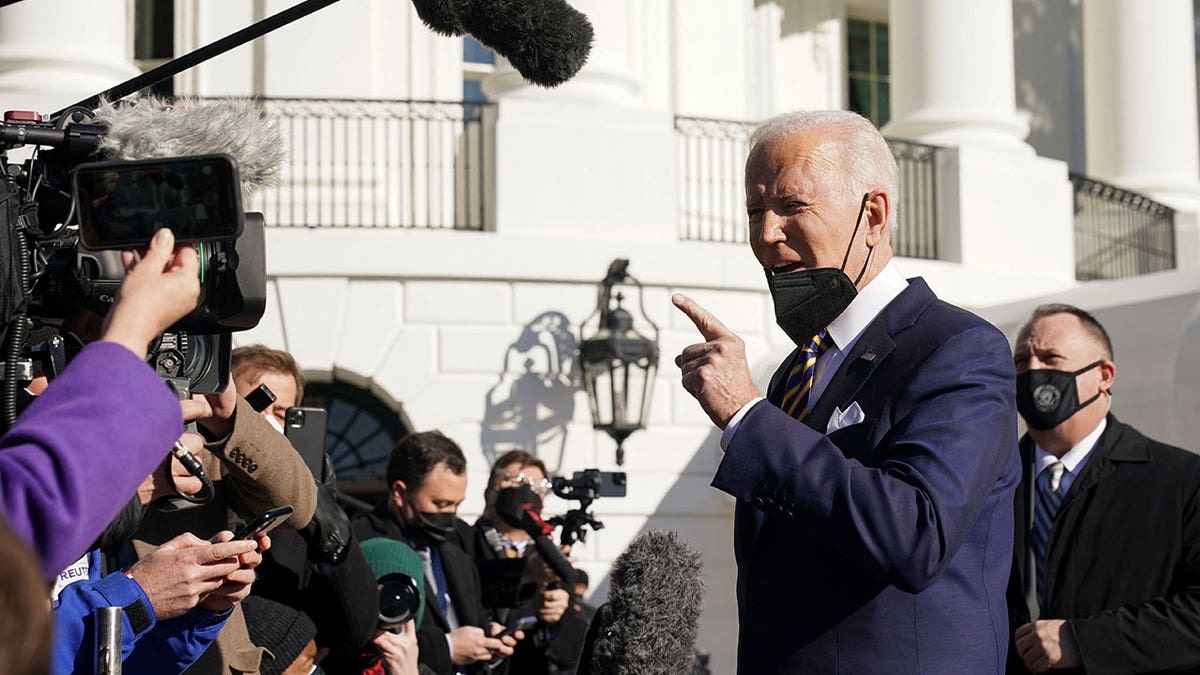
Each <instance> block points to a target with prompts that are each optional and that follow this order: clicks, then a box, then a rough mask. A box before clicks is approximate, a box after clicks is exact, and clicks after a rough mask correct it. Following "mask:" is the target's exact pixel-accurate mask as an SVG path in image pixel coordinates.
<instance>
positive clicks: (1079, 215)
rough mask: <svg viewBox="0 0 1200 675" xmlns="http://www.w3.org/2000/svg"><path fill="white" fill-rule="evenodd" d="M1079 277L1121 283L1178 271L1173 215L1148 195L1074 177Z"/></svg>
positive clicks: (1089, 179)
mask: <svg viewBox="0 0 1200 675" xmlns="http://www.w3.org/2000/svg"><path fill="white" fill-rule="evenodd" d="M1071 185H1072V186H1073V187H1074V189H1075V278H1076V279H1078V280H1079V281H1089V280H1094V279H1120V278H1124V277H1132V276H1138V275H1141V274H1149V273H1151V272H1161V271H1163V270H1169V269H1174V268H1175V210H1174V209H1172V208H1171V207H1169V206H1166V205H1165V204H1161V203H1159V202H1156V201H1154V200H1153V199H1151V198H1149V197H1147V196H1146V195H1143V194H1139V193H1137V192H1131V191H1129V190H1125V189H1122V188H1119V187H1117V186H1115V185H1111V184H1109V183H1104V182H1101V181H1098V180H1094V179H1091V178H1088V177H1087V176H1081V175H1078V174H1071Z"/></svg>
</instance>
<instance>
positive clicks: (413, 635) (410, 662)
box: [371, 621, 420, 675]
mask: <svg viewBox="0 0 1200 675" xmlns="http://www.w3.org/2000/svg"><path fill="white" fill-rule="evenodd" d="M371 644H373V645H375V649H376V650H377V651H378V652H379V656H381V657H382V658H383V667H384V669H385V670H386V671H387V673H388V675H418V673H420V668H419V667H418V666H417V654H418V650H417V629H416V627H415V626H414V625H413V622H412V621H405V622H404V625H403V626H401V628H400V632H399V633H392V632H390V631H386V630H385V631H378V632H377V633H376V634H375V637H374V638H372V639H371Z"/></svg>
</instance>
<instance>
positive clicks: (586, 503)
mask: <svg viewBox="0 0 1200 675" xmlns="http://www.w3.org/2000/svg"><path fill="white" fill-rule="evenodd" d="M551 485H552V486H553V488H552V489H553V490H554V494H556V495H558V496H559V497H561V498H563V499H570V500H573V501H577V502H579V507H578V508H574V509H571V510H570V511H567V512H566V513H564V514H563V515H561V516H554V517H553V518H550V519H548V520H547V521H546V522H547V523H549V524H550V525H553V526H555V527H559V526H561V527H562V534H561V535H560V539H559V540H560V541H561V542H562V543H563V544H564V545H567V546H570V545H571V544H573V543H575V542H576V541H587V528H591V529H592V530H601V529H604V523H602V522H600V521H599V520H596V518H595V517H594V516H592V514H591V513H589V512H588V507H590V506H591V505H592V502H593V501H595V500H596V498H597V497H624V496H625V493H626V487H627V483H626V477H625V472H624V471H600V470H599V469H586V470H584V471H576V472H575V473H574V474H573V475H572V476H571V477H570V478H564V477H563V476H555V477H554V478H552V479H551Z"/></svg>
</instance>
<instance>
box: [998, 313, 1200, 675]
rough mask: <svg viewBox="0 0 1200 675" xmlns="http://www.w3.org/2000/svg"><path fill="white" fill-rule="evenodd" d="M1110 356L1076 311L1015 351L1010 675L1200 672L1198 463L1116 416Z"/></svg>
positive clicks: (1033, 323) (1038, 324) (1045, 318)
mask: <svg viewBox="0 0 1200 675" xmlns="http://www.w3.org/2000/svg"><path fill="white" fill-rule="evenodd" d="M1112 354H1113V352H1112V344H1111V342H1110V341H1109V338H1108V335H1107V333H1106V332H1105V330H1104V328H1103V326H1101V325H1100V323H1099V322H1097V321H1096V319H1095V318H1094V317H1092V316H1091V315H1090V314H1088V313H1087V312H1085V311H1083V310H1081V309H1078V308H1076V307H1072V306H1070V305H1042V306H1041V307H1038V308H1037V309H1036V310H1034V312H1033V315H1032V316H1031V317H1030V319H1029V321H1028V322H1027V323H1026V324H1025V326H1024V327H1022V328H1021V331H1020V333H1019V334H1018V337H1017V345H1016V349H1015V353H1014V357H1013V358H1014V360H1015V363H1016V368H1017V373H1018V375H1017V409H1018V410H1019V411H1020V413H1021V416H1022V417H1023V418H1025V422H1026V425H1027V426H1028V430H1029V433H1028V434H1027V435H1026V436H1025V437H1024V438H1023V439H1021V445H1020V447H1021V459H1022V467H1023V470H1022V479H1021V485H1020V488H1019V489H1018V490H1017V496H1016V503H1015V506H1016V507H1015V509H1014V512H1015V515H1016V528H1015V530H1016V538H1015V539H1016V542H1015V553H1014V556H1013V573H1012V576H1011V577H1010V579H1009V589H1008V604H1009V618H1010V625H1011V628H1012V631H1013V639H1012V641H1011V643H1010V654H1009V660H1008V670H1009V672H1013V673H1021V672H1028V671H1029V670H1032V671H1034V672H1044V671H1046V670H1049V669H1051V668H1053V669H1071V668H1075V669H1082V670H1083V671H1086V672H1087V673H1091V674H1095V673H1146V672H1197V670H1198V669H1200V457H1197V456H1195V455H1193V454H1191V453H1189V452H1186V451H1184V450H1180V449H1179V448H1173V447H1171V446H1168V445H1164V444H1162V443H1158V442H1156V441H1153V440H1151V439H1148V438H1146V437H1145V436H1143V435H1142V434H1140V433H1138V431H1137V430H1135V429H1134V428H1132V427H1130V426H1128V425H1126V424H1122V423H1121V422H1118V421H1117V419H1116V418H1115V417H1114V416H1113V415H1112V414H1111V413H1109V407H1110V406H1111V403H1112V386H1113V379H1114V377H1115V375H1116V366H1115V365H1114V364H1113V356H1112Z"/></svg>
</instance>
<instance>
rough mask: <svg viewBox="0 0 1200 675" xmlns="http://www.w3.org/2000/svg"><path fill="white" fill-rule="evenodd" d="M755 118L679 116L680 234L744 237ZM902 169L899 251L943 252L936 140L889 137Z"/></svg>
mask: <svg viewBox="0 0 1200 675" xmlns="http://www.w3.org/2000/svg"><path fill="white" fill-rule="evenodd" d="M755 126H756V123H754V122H738V121H731V120H717V119H705V118H699V117H676V118H675V132H676V134H677V135H678V140H679V176H680V190H679V200H680V201H679V214H680V225H679V236H680V238H681V239H685V240H693V241H721V242H733V243H745V241H746V235H747V232H746V193H745V189H744V187H743V185H742V181H743V171H744V164H745V161H746V153H747V152H748V150H749V147H748V141H749V138H750V133H751V132H752V131H753V130H754V127H755ZM888 146H889V147H890V148H891V149H892V154H893V156H894V157H895V158H896V164H897V165H898V166H899V169H900V197H899V204H898V210H897V215H898V218H897V225H898V227H897V228H896V229H895V230H893V231H892V239H891V241H892V248H893V250H894V251H895V252H896V255H901V256H906V257H910V258H929V259H937V257H938V253H939V251H938V221H937V213H938V209H937V198H938V194H937V165H936V161H937V153H938V151H939V150H940V148H938V147H937V146H932V145H924V144H921V143H912V142H909V141H900V140H888Z"/></svg>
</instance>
